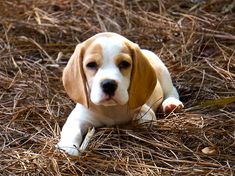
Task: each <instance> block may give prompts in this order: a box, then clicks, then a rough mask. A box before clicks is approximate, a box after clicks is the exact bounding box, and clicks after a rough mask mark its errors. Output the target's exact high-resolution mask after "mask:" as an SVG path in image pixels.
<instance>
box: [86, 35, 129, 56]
mask: <svg viewBox="0 0 235 176" xmlns="http://www.w3.org/2000/svg"><path fill="white" fill-rule="evenodd" d="M88 51H89V53H94V54H96V53H100V54H102V55H103V57H105V56H108V57H112V56H115V55H117V54H119V53H129V50H128V48H127V46H126V44H125V42H124V40H123V38H121V37H118V36H111V37H110V36H99V37H97V38H95V39H94V40H93V41H92V42H91V44H90V46H89V47H88Z"/></svg>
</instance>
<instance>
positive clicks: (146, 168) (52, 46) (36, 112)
mask: <svg viewBox="0 0 235 176" xmlns="http://www.w3.org/2000/svg"><path fill="white" fill-rule="evenodd" d="M234 12H235V3H234V1H232V0H226V1H222V0H211V1H203V0H202V1H200V0H196V1H195V0H194V1H193V0H192V1H190V0H187V1H177V0H173V1H163V0H158V1H156V0H148V1H137V0H131V1H125V0H122V1H119V0H110V1H109V0H104V1H101V0H94V1H93V0H91V1H85V0H42V1H36V0H27V1H26V0H25V1H18V0H12V1H8V0H2V1H1V2H0V36H1V37H0V53H1V54H0V135H1V137H0V153H1V154H0V173H1V175H217V176H218V175H233V174H234V171H235V168H234V167H235V146H234V145H235V142H234V137H235V128H234V126H235V119H234V118H235V104H234V102H235V100H234V99H235V81H234V80H235V59H234V57H235V18H234V16H235V15H234ZM102 31H113V32H117V33H120V34H122V35H124V36H126V37H127V38H129V39H130V40H132V41H134V42H136V43H139V45H140V46H141V47H142V48H146V49H150V50H152V51H154V52H155V53H157V54H158V55H159V56H160V57H161V58H162V60H163V61H164V62H165V63H166V65H167V66H168V68H169V70H170V72H171V74H172V77H173V81H174V84H175V85H176V86H177V88H178V90H179V92H180V95H181V99H182V101H183V102H184V104H185V109H184V110H183V111H182V112H180V113H172V114H170V115H167V116H165V115H163V114H161V113H157V116H158V119H157V120H156V121H154V122H152V123H148V124H142V125H137V124H132V125H129V126H124V127H110V128H101V129H96V133H95V135H94V136H93V138H92V140H91V142H90V144H89V145H88V148H87V150H86V151H85V152H84V153H83V154H82V155H81V156H80V157H77V158H76V157H75V158H74V157H69V156H67V155H66V154H64V153H61V152H58V151H56V149H55V148H54V145H55V144H56V143H57V142H58V139H59V131H60V130H61V127H62V125H63V124H64V122H65V120H66V117H67V116H68V114H69V112H70V111H71V110H72V108H73V107H74V103H73V102H72V101H71V100H70V99H69V98H68V96H67V95H66V93H65V91H64V89H63V86H62V83H61V74H62V70H63V68H64V66H65V65H66V62H67V61H68V58H69V57H70V55H71V54H72V52H73V50H74V47H75V45H76V44H77V43H79V42H81V41H83V40H85V39H87V38H88V37H90V36H92V35H94V34H96V33H98V32H102Z"/></svg>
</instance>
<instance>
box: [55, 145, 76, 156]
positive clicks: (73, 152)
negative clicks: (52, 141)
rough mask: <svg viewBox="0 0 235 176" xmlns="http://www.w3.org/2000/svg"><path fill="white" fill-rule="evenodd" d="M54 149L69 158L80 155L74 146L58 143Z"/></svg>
mask: <svg viewBox="0 0 235 176" xmlns="http://www.w3.org/2000/svg"><path fill="white" fill-rule="evenodd" d="M55 147H56V148H57V149H59V150H60V151H63V152H65V153H67V154H69V155H71V156H79V154H80V152H79V149H78V148H77V147H76V146H75V145H63V144H61V143H58V144H57V145H56V146H55Z"/></svg>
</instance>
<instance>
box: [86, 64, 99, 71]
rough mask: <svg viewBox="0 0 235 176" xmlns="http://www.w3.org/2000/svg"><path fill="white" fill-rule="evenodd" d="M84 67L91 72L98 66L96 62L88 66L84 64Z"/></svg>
mask: <svg viewBox="0 0 235 176" xmlns="http://www.w3.org/2000/svg"><path fill="white" fill-rule="evenodd" d="M86 67H87V68H89V69H92V70H95V69H97V67H98V65H97V63H96V62H89V63H88V64H86Z"/></svg>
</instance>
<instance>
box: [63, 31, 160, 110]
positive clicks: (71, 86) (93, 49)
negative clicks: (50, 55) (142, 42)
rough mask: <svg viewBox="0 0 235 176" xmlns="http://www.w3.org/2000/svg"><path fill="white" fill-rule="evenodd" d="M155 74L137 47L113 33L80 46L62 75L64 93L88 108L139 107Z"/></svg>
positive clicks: (147, 93)
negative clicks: (91, 105) (126, 105)
mask: <svg viewBox="0 0 235 176" xmlns="http://www.w3.org/2000/svg"><path fill="white" fill-rule="evenodd" d="M156 81H157V79H156V75H155V72H154V70H153V68H152V66H151V65H150V63H149V62H148V60H147V58H146V57H145V56H144V55H143V54H142V52H141V50H140V48H139V46H138V45H137V44H135V43H133V42H131V41H129V40H128V39H126V38H124V37H123V36H121V35H118V34H115V33H107V32H106V33H100V34H97V35H95V36H93V37H91V38H89V39H88V40H86V41H84V42H83V43H81V44H78V45H77V46H76V49H75V51H74V53H73V55H72V56H71V58H70V60H69V62H68V64H67V66H66V67H65V69H64V72H63V84H64V87H65V90H66V92H67V93H68V95H69V96H70V98H71V99H72V100H74V101H75V102H76V103H80V104H83V105H84V106H86V107H88V106H89V101H91V102H92V103H93V104H95V105H103V106H116V105H125V104H128V105H129V107H130V108H131V109H134V108H137V107H140V106H142V105H143V104H144V103H146V101H147V99H148V98H149V97H150V95H151V94H152V91H153V90H154V88H155V85H156Z"/></svg>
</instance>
